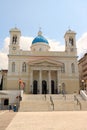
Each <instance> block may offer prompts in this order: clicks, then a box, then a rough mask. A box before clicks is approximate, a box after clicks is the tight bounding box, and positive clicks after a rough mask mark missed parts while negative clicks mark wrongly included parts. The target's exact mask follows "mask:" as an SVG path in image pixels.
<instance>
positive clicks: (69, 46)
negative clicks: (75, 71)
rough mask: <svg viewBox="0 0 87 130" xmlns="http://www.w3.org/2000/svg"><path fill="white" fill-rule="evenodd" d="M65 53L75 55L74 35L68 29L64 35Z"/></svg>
mask: <svg viewBox="0 0 87 130" xmlns="http://www.w3.org/2000/svg"><path fill="white" fill-rule="evenodd" d="M64 38H65V51H66V52H70V53H73V54H75V55H77V49H76V33H75V32H74V31H72V30H71V29H69V30H68V31H67V32H66V33H65V35H64Z"/></svg>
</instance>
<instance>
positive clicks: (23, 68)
mask: <svg viewBox="0 0 87 130" xmlns="http://www.w3.org/2000/svg"><path fill="white" fill-rule="evenodd" d="M22 72H26V63H25V62H24V63H23V64H22Z"/></svg>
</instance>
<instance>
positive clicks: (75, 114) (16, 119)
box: [0, 111, 87, 130]
mask: <svg viewBox="0 0 87 130" xmlns="http://www.w3.org/2000/svg"><path fill="white" fill-rule="evenodd" d="M0 130H87V111H58V112H18V113H14V112H9V111H6V112H0Z"/></svg>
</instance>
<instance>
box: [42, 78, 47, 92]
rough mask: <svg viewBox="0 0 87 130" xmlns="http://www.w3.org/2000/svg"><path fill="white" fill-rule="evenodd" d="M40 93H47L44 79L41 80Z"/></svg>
mask: <svg viewBox="0 0 87 130" xmlns="http://www.w3.org/2000/svg"><path fill="white" fill-rule="evenodd" d="M42 94H47V82H46V81H45V80H43V81H42Z"/></svg>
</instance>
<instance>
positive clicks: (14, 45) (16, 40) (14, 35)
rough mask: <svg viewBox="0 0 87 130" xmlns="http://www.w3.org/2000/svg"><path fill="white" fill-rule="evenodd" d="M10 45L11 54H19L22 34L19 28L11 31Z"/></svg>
mask: <svg viewBox="0 0 87 130" xmlns="http://www.w3.org/2000/svg"><path fill="white" fill-rule="evenodd" d="M9 32H10V45H9V54H12V53H17V51H19V50H20V45H19V44H20V36H21V32H20V30H19V29H18V28H16V27H15V28H13V29H11V30H10V31H9Z"/></svg>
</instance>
